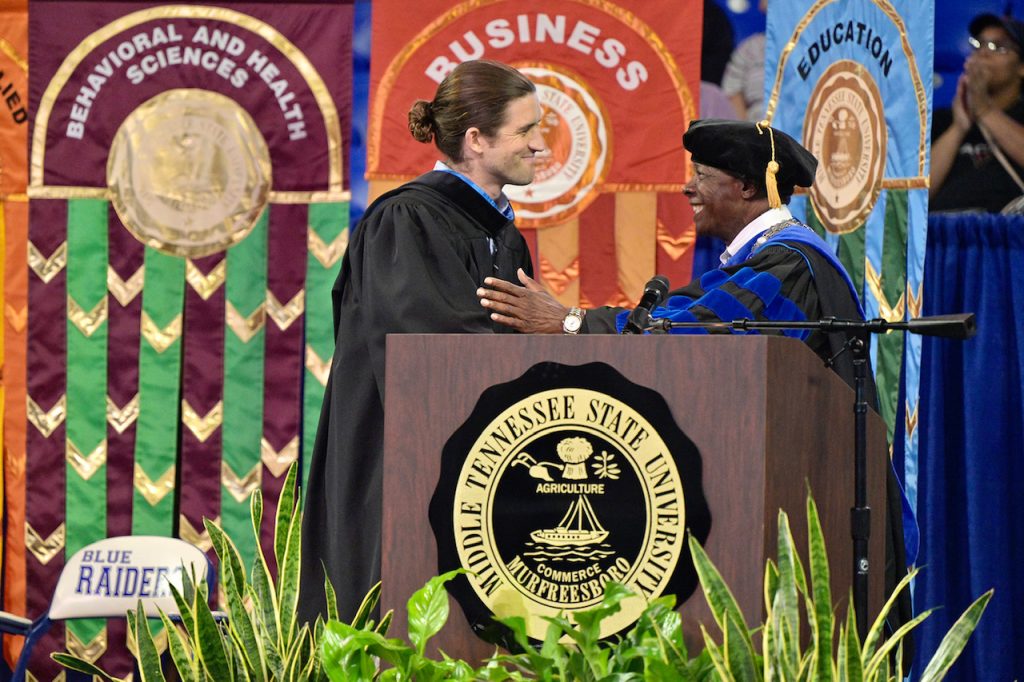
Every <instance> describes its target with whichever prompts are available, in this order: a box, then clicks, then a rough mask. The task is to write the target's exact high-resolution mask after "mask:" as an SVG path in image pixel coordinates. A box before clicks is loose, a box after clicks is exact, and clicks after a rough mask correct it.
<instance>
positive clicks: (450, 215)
mask: <svg viewBox="0 0 1024 682" xmlns="http://www.w3.org/2000/svg"><path fill="white" fill-rule="evenodd" d="M518 268H523V269H524V270H525V271H526V272H527V273H528V274H531V275H532V272H533V269H532V266H531V262H530V253H529V250H528V248H527V245H526V241H525V240H524V239H523V236H522V234H520V232H519V230H517V229H516V227H515V225H514V224H513V223H512V221H510V220H508V219H507V218H506V217H505V216H503V215H502V214H501V213H500V212H499V211H497V210H496V209H495V208H494V207H493V206H492V205H491V204H490V203H488V202H487V200H486V199H484V198H483V197H482V196H481V195H480V194H479V193H477V192H476V191H475V190H474V189H473V188H472V187H470V186H469V185H467V184H466V183H465V182H464V181H462V180H461V179H459V178H458V177H456V176H454V175H452V174H450V173H446V172H441V171H434V172H430V173H427V174H425V175H423V176H420V177H419V178H417V179H416V180H413V181H412V182H409V183H407V184H405V185H403V186H402V187H400V188H398V189H396V190H394V191H392V192H390V193H388V194H385V195H384V196H382V197H380V198H379V199H378V200H377V201H375V202H374V203H373V204H372V205H371V206H370V207H369V208H368V209H367V211H366V214H365V216H364V217H363V219H362V221H361V222H360V224H359V228H358V229H357V230H356V231H355V234H354V236H353V238H352V241H351V242H350V244H349V246H348V250H347V251H346V253H345V257H344V259H343V260H342V265H341V272H340V274H339V276H338V280H337V282H336V283H335V286H334V291H333V296H334V325H335V332H336V337H337V338H336V348H335V352H334V362H333V365H332V367H331V376H330V379H329V381H328V384H327V391H326V394H325V396H324V403H323V409H322V411H321V415H320V425H319V428H318V430H317V435H316V442H315V444H314V447H313V456H312V466H311V468H310V472H309V482H308V485H307V490H306V503H305V516H304V520H303V526H302V573H301V592H300V608H299V610H300V616H302V617H303V618H304V619H306V620H309V621H312V620H314V619H315V618H316V615H317V614H318V613H323V612H324V611H325V606H326V603H325V597H324V586H323V585H324V571H323V566H326V569H327V575H328V576H329V577H330V579H331V582H332V584H333V586H334V589H335V591H336V592H337V595H338V606H339V615H340V616H341V618H342V619H343V620H346V621H347V620H350V619H351V618H352V617H353V616H354V615H355V612H356V609H357V608H358V606H359V604H360V602H361V601H362V598H363V596H364V595H365V594H366V592H367V591H368V590H369V589H370V587H372V586H373V584H374V583H376V582H377V581H378V580H379V579H380V562H381V556H380V553H381V537H380V534H381V497H382V488H381V486H382V460H383V434H384V350H385V335H387V334H398V333H410V334H413V333H493V332H505V331H508V329H507V328H505V327H501V326H499V325H496V324H493V323H492V322H491V320H490V318H489V315H488V312H487V311H486V310H485V309H484V308H482V307H481V306H480V302H479V300H478V299H477V297H476V290H477V288H478V287H480V286H482V285H483V280H484V278H485V277H489V276H496V277H499V278H501V279H505V280H508V281H511V282H518V279H517V277H516V270H517V269H518ZM424 361H425V362H427V361H429V358H424ZM424 399H427V398H426V397H424ZM424 513H426V510H424Z"/></svg>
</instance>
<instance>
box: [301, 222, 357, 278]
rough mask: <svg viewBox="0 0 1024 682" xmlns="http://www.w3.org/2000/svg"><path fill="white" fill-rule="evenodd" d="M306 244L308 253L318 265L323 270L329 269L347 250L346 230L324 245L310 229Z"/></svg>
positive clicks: (314, 231) (318, 236)
mask: <svg viewBox="0 0 1024 682" xmlns="http://www.w3.org/2000/svg"><path fill="white" fill-rule="evenodd" d="M307 242H308V245H309V252H310V253H311V254H313V257H314V258H316V259H317V260H318V261H319V262H320V265H322V266H324V268H325V269H327V268H331V267H333V266H334V264H335V263H337V262H338V261H339V260H340V259H341V257H342V256H343V255H345V249H346V248H348V230H347V229H345V230H342V231H341V234H339V235H338V236H337V237H335V238H334V239H333V240H332V241H331V243H330V244H326V243H324V240H323V239H321V238H320V235H318V234H317V233H316V230H314V229H310V230H309V239H308V240H307Z"/></svg>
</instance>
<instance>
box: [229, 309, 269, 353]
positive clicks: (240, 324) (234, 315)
mask: <svg viewBox="0 0 1024 682" xmlns="http://www.w3.org/2000/svg"><path fill="white" fill-rule="evenodd" d="M224 317H225V322H227V325H228V327H229V328H230V329H231V331H233V332H234V333H235V336H237V337H238V338H239V339H241V340H242V343H249V342H250V341H252V337H254V336H256V334H257V333H259V331H260V330H261V329H263V325H264V324H266V323H267V309H266V306H265V304H263V303H260V304H259V305H258V306H256V310H254V311H252V314H251V315H249V316H248V317H245V316H244V315H242V313H240V312H238V309H237V308H235V306H233V305H231V301H227V303H226V304H225V306H224Z"/></svg>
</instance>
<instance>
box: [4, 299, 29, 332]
mask: <svg viewBox="0 0 1024 682" xmlns="http://www.w3.org/2000/svg"><path fill="white" fill-rule="evenodd" d="M4 316H5V317H6V318H7V324H9V325H11V329H13V330H14V331H16V332H18V333H19V334H20V333H21V332H23V331H25V325H26V323H27V322H28V306H22V307H21V310H15V309H14V307H13V306H12V305H11V304H10V303H8V304H6V305H5V306H4Z"/></svg>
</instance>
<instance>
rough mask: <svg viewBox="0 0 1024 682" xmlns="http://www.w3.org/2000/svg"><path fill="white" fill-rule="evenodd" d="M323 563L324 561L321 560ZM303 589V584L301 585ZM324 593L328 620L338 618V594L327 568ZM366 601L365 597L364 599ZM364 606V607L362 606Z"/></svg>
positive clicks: (378, 584) (325, 570)
mask: <svg viewBox="0 0 1024 682" xmlns="http://www.w3.org/2000/svg"><path fill="white" fill-rule="evenodd" d="M321 563H322V562H321ZM377 586H378V587H377V589H378V594H379V593H380V587H379V586H380V582H378V583H377ZM299 590H300V591H301V590H302V586H301V585H300V586H299ZM324 595H325V597H326V599H327V620H338V595H337V594H336V593H335V591H334V585H332V584H331V579H330V578H329V577H327V569H326V568H324ZM364 601H365V599H364ZM360 608H362V607H360Z"/></svg>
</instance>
